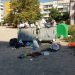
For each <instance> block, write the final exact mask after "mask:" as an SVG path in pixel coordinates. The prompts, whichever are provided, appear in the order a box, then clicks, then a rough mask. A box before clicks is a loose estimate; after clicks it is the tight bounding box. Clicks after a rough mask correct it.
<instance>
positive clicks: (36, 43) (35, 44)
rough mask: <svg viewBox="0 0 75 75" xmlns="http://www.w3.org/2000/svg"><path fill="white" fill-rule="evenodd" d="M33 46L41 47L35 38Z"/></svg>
mask: <svg viewBox="0 0 75 75" xmlns="http://www.w3.org/2000/svg"><path fill="white" fill-rule="evenodd" d="M33 46H34V47H36V48H39V44H38V42H37V40H33Z"/></svg>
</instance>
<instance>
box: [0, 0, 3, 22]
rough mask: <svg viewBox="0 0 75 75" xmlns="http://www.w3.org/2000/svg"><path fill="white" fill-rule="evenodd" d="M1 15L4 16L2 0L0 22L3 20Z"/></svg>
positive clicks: (0, 3)
mask: <svg viewBox="0 0 75 75" xmlns="http://www.w3.org/2000/svg"><path fill="white" fill-rule="evenodd" d="M3 17H4V4H3V2H2V1H0V22H2V21H3Z"/></svg>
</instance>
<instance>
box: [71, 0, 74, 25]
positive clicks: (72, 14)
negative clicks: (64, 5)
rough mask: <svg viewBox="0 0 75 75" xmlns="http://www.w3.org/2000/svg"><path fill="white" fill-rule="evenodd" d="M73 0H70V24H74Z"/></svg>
mask: <svg viewBox="0 0 75 75" xmlns="http://www.w3.org/2000/svg"><path fill="white" fill-rule="evenodd" d="M74 16H75V0H70V24H71V25H74V24H75V17H74Z"/></svg>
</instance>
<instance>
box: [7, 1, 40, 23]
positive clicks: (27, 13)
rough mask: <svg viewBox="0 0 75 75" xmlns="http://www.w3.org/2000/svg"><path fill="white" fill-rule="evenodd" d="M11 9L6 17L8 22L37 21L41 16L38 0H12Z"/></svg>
mask: <svg viewBox="0 0 75 75" xmlns="http://www.w3.org/2000/svg"><path fill="white" fill-rule="evenodd" d="M11 9H12V11H11V13H10V14H9V15H8V16H7V17H6V21H7V22H11V23H15V24H17V23H20V22H25V21H32V22H35V21H36V20H38V19H40V18H41V14H40V9H39V1H38V0H17V1H14V0H11ZM11 19H12V20H11Z"/></svg>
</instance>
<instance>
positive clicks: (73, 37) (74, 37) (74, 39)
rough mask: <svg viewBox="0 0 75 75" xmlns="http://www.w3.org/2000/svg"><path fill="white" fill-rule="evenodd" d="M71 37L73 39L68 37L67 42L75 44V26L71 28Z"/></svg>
mask: <svg viewBox="0 0 75 75" xmlns="http://www.w3.org/2000/svg"><path fill="white" fill-rule="evenodd" d="M69 35H71V37H68V38H66V39H65V40H66V41H68V42H75V25H73V26H69Z"/></svg>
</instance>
